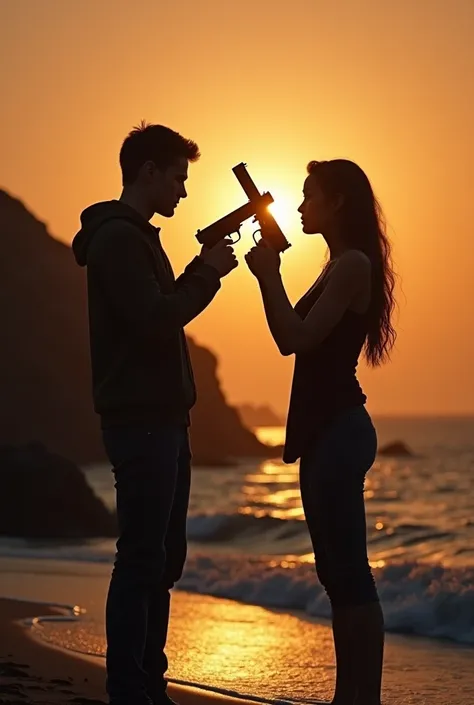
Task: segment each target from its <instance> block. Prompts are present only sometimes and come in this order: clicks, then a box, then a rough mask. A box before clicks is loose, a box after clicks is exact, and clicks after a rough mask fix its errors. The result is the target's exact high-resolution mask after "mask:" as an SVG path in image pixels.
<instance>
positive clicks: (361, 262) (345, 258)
mask: <svg viewBox="0 0 474 705" xmlns="http://www.w3.org/2000/svg"><path fill="white" fill-rule="evenodd" d="M338 263H339V264H342V263H344V266H346V267H349V266H352V267H357V268H359V269H361V270H364V269H365V270H367V269H370V267H371V266H372V265H371V262H370V259H369V257H368V256H367V255H366V254H365V252H362V250H356V249H351V250H346V251H345V252H343V253H342V255H340V256H339V257H338Z"/></svg>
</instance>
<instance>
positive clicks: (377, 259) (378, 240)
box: [307, 159, 396, 367]
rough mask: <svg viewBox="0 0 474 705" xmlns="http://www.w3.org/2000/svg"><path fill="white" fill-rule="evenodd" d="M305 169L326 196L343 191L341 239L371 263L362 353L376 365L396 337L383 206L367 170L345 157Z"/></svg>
mask: <svg viewBox="0 0 474 705" xmlns="http://www.w3.org/2000/svg"><path fill="white" fill-rule="evenodd" d="M307 170H308V174H310V175H312V176H315V177H316V178H317V180H318V184H319V185H320V187H321V189H322V191H323V193H324V194H325V195H326V196H328V197H330V198H331V197H336V196H338V195H342V197H343V201H342V205H341V210H340V211H339V213H340V224H341V236H342V239H343V242H344V243H345V244H346V245H347V246H348V247H350V248H354V249H357V250H361V251H362V252H364V253H365V254H366V255H367V257H368V258H369V259H370V262H371V264H372V268H371V271H372V295H371V300H370V305H369V309H368V311H367V322H368V329H367V338H366V341H365V347H364V355H365V358H366V360H367V362H368V364H369V365H371V366H373V367H376V366H377V365H380V364H382V363H383V362H385V361H386V360H388V359H389V357H390V351H391V349H392V347H393V345H394V343H395V339H396V332H395V329H394V327H393V326H392V315H393V311H394V308H395V296H394V288H395V274H394V271H393V264H392V257H391V245H390V241H389V239H388V237H387V234H386V223H385V218H384V215H383V212H382V208H381V206H380V204H379V202H378V201H377V199H376V197H375V195H374V192H373V190H372V186H371V184H370V181H369V179H368V178H367V176H366V174H365V173H364V172H363V171H362V169H361V168H360V167H359V166H357V164H354V162H351V161H348V160H346V159H334V160H331V161H321V162H317V161H312V162H310V163H309V164H308V167H307Z"/></svg>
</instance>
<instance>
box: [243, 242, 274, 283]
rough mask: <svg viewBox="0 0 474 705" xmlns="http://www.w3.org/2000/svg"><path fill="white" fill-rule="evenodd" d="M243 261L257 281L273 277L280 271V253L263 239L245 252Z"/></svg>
mask: <svg viewBox="0 0 474 705" xmlns="http://www.w3.org/2000/svg"><path fill="white" fill-rule="evenodd" d="M245 261H246V262H247V265H248V268H249V269H250V271H251V272H252V274H253V275H254V276H255V277H257V279H258V280H259V281H263V280H265V279H268V278H271V277H274V276H275V275H276V274H278V273H279V271H280V255H279V254H278V252H276V251H275V250H274V249H273V248H272V247H270V245H268V244H267V243H266V242H265V240H260V242H259V243H258V245H256V246H255V247H252V249H251V250H250V251H249V252H247V254H246V255H245Z"/></svg>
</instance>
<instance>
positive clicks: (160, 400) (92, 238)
mask: <svg viewBox="0 0 474 705" xmlns="http://www.w3.org/2000/svg"><path fill="white" fill-rule="evenodd" d="M199 156H200V154H199V150H198V147H197V145H196V144H195V143H194V142H192V141H191V140H187V139H185V138H183V137H182V136H181V135H179V134H178V133H177V132H174V131H173V130H170V129H169V128H167V127H164V126H162V125H146V124H142V125H141V126H140V127H138V128H136V129H134V130H133V131H132V132H131V133H130V134H129V135H128V137H127V138H126V139H125V141H124V143H123V146H122V149H121V152H120V166H121V169H122V176H123V192H122V195H121V196H120V199H119V200H112V201H105V202H101V203H96V204H95V205H92V206H90V207H89V208H87V209H86V210H85V211H84V212H83V213H82V215H81V223H82V229H81V230H80V232H79V233H78V234H77V235H76V237H75V238H74V242H73V250H74V255H75V257H76V260H77V262H78V264H79V265H81V266H87V283H88V303H89V326H90V345H91V358H92V378H93V396H94V406H95V410H96V411H97V413H98V414H99V415H100V417H101V428H102V434H103V440H104V445H105V449H106V452H107V455H108V457H109V459H110V462H111V464H112V466H113V469H114V474H115V481H116V483H115V487H116V497H117V516H118V524H119V539H118V541H117V553H116V558H115V565H114V569H113V572H112V578H111V582H110V587H109V593H108V597H107V606H106V633H107V662H106V663H107V692H108V694H109V698H110V702H111V703H112V704H113V705H150V704H151V703H153V705H166V704H167V703H168V704H169V703H170V702H171V700H170V698H169V696H168V695H167V693H166V680H165V678H164V674H165V672H166V670H167V667H168V663H167V659H166V655H165V653H164V647H165V643H166V637H167V629H168V621H169V605H170V594H169V590H170V588H171V587H172V586H173V585H174V583H175V582H176V581H177V580H178V579H179V578H180V576H181V573H182V570H183V566H184V562H185V557H186V515H187V509H188V501H189V490H190V465H191V454H190V449H189V441H188V426H189V411H190V409H191V407H192V406H193V404H194V403H195V400H196V392H195V386H194V379H193V373H192V368H191V363H190V360H189V354H188V348H187V345H186V339H185V335H184V332H183V328H184V326H185V325H186V324H187V323H189V322H190V321H191V320H193V319H194V318H195V317H196V316H197V315H198V314H199V313H200V312H201V311H202V310H203V309H204V308H206V306H208V304H209V303H210V302H211V301H212V299H213V298H214V296H215V295H216V293H217V291H218V289H219V288H220V280H221V278H222V277H223V276H225V275H226V274H228V273H229V272H230V271H231V270H232V269H234V268H235V267H236V266H237V261H236V259H235V256H234V253H233V250H232V247H231V246H230V245H229V244H228V243H226V242H221V243H219V244H218V245H216V246H215V247H214V248H212V249H211V250H206V249H204V248H203V250H201V254H200V255H199V256H198V257H195V259H193V260H192V262H191V263H190V264H189V265H188V266H187V267H186V269H185V271H184V273H183V274H181V276H180V277H178V279H176V280H175V278H174V275H173V270H172V268H171V265H170V262H169V260H168V258H167V256H166V254H165V252H164V250H163V247H162V245H161V242H160V231H159V229H158V228H155V227H153V226H152V225H151V224H150V223H149V220H150V219H151V218H152V216H153V215H154V214H155V213H158V214H160V215H162V216H165V217H172V216H173V214H174V211H175V208H176V206H177V205H178V203H179V201H180V199H182V198H186V196H187V193H186V188H185V182H186V180H187V178H188V163H189V162H195V161H197V159H199Z"/></svg>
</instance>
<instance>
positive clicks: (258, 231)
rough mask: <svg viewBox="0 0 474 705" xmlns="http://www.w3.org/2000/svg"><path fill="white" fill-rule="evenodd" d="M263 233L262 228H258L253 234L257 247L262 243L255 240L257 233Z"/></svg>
mask: <svg viewBox="0 0 474 705" xmlns="http://www.w3.org/2000/svg"><path fill="white" fill-rule="evenodd" d="M261 232H262V230H261V228H257V230H255V232H253V233H252V237H253V241H254V243H255V244H256V245H258V243H259V242H260V240H256V239H255V235H256V234H257V233H261ZM260 239H261V238H260Z"/></svg>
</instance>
